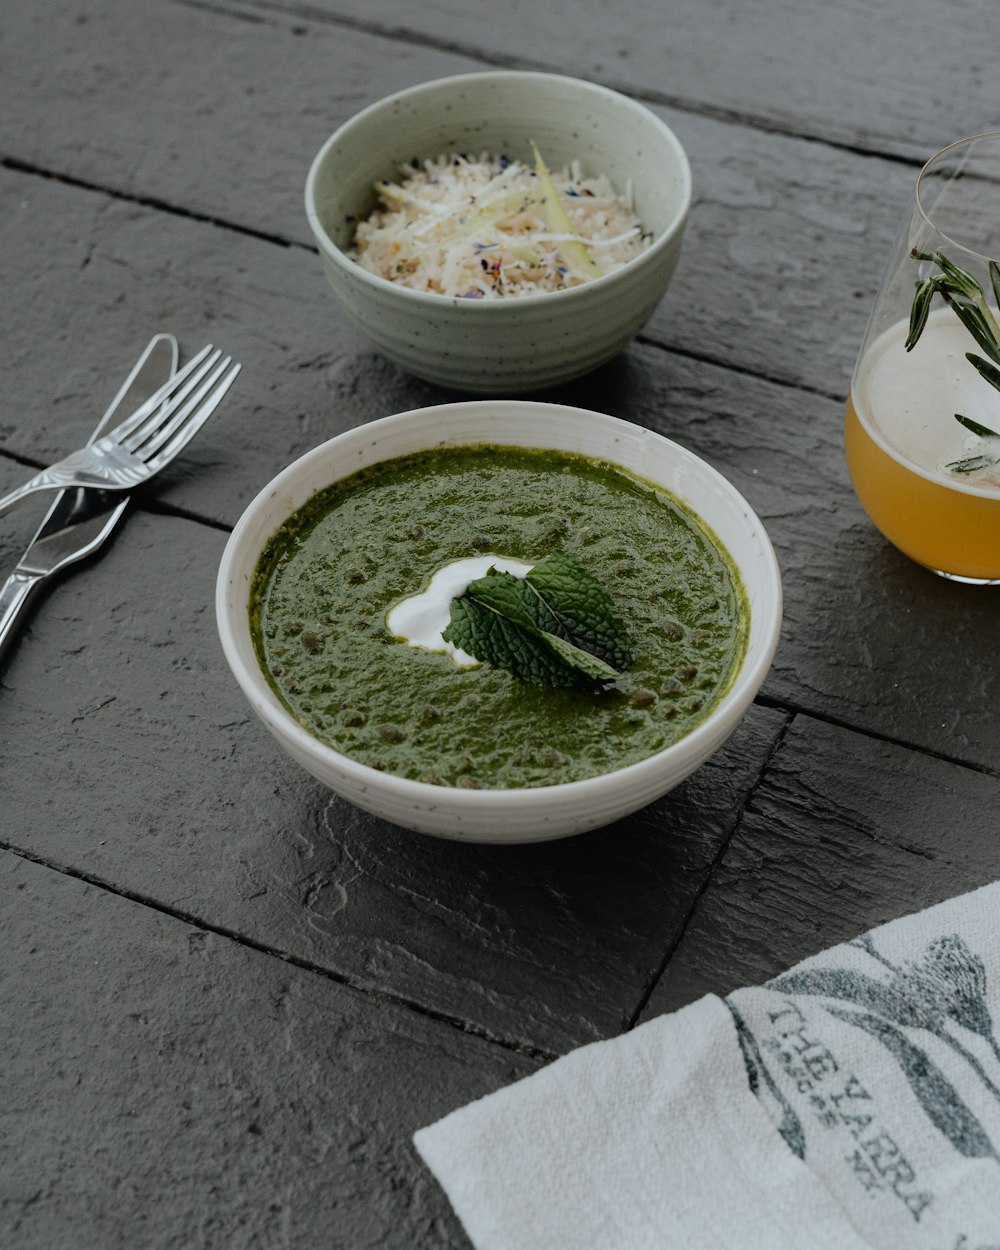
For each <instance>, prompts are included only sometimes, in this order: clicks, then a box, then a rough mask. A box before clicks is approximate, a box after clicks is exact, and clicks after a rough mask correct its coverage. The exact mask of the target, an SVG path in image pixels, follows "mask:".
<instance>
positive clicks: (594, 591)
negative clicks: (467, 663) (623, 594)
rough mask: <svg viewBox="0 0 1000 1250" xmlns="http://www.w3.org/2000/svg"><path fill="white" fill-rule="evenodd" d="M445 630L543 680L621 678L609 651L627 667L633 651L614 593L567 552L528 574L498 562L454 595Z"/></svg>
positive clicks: (497, 663) (567, 682)
mask: <svg viewBox="0 0 1000 1250" xmlns="http://www.w3.org/2000/svg"><path fill="white" fill-rule="evenodd" d="M536 572H539V575H538V577H535V573H536ZM443 637H444V638H445V639H446V640H447V641H448V642H451V643H453V644H454V645H455V646H458V647H461V649H462V650H463V651H466V652H468V653H469V654H470V655H473V656H475V658H476V659H477V660H479V661H480V662H483V663H488V664H492V665H493V666H494V667H495V668H505V669H507V670H508V671H509V672H511V673H513V674H514V676H515V677H517V678H518V679H519V680H521V681H527V682H530V683H531V684H532V685H536V686H593V685H595V684H600V685H603V684H607V683H609V682H613V681H616V680H617V679H618V677H619V675H620V674H619V672H618V671H617V670H616V669H615V668H614V667H612V665H611V664H610V663H608V660H607V659H606V658H605V657H606V656H609V657H611V658H612V659H614V660H615V661H617V662H618V664H619V665H620V667H621V668H624V667H626V666H627V664H628V662H629V659H630V654H631V649H630V646H629V641H628V636H627V634H626V632H625V627H624V626H623V625H622V623H621V622H620V621H619V620H618V618H617V617H616V615H615V612H614V605H613V604H612V602H611V598H610V596H609V595H608V594H607V592H606V591H605V590H604V589H603V587H602V586H601V585H600V583H599V582H598V581H597V580H596V579H595V578H593V577H591V576H590V574H588V573H587V572H586V571H585V570H584V569H582V568H581V567H580V566H579V565H578V564H577V563H576V561H574V560H571V559H570V558H569V557H566V556H561V555H560V556H550V557H548V558H547V559H546V560H543V561H540V562H539V564H537V565H535V567H534V569H532V570H531V572H530V573H529V574H528V576H527V577H526V578H520V577H514V576H512V575H511V574H510V573H497V572H496V571H495V570H493V569H491V570H490V572H489V573H488V574H487V575H486V576H485V577H481V578H479V580H478V581H475V582H472V583H470V585H469V586H468V588H467V589H466V591H465V594H464V595H462V596H461V598H458V599H454V600H452V604H451V620H450V622H449V625H448V627H447V629H445V631H444V634H443Z"/></svg>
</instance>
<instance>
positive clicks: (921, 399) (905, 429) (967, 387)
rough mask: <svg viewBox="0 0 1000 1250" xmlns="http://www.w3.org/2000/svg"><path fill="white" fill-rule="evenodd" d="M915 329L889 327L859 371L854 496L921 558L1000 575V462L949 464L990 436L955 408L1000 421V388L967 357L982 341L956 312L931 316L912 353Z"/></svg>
mask: <svg viewBox="0 0 1000 1250" xmlns="http://www.w3.org/2000/svg"><path fill="white" fill-rule="evenodd" d="M906 335H907V324H906V323H898V324H897V325H896V326H894V327H890V329H889V330H888V331H886V332H885V333H883V334H882V335H881V336H880V337H879V338H878V339H876V340H875V342H874V343H873V344H872V345H871V347H870V348H869V349H868V351H867V352H866V353H865V354H864V355H863V356H862V358H861V360H860V362H859V364H858V368H857V370H856V372H855V378H854V384H853V386H852V388H851V394H850V396H849V397H848V400H847V414H846V418H845V422H844V444H845V449H846V452H847V464H848V468H849V469H850V472H851V479H852V481H853V483H854V489H855V492H856V493H857V496H858V499H859V500H860V501H861V504H862V506H863V507H864V509H865V511H866V512H867V513H868V515H869V517H870V518H871V520H872V521H873V522H874V524H875V526H876V528H878V529H879V530H881V532H882V533H883V534H884V535H885V537H886V538H888V539H889V541H890V542H891V543H893V544H894V545H895V546H896V547H898V548H899V549H900V551H902V552H904V553H905V554H906V555H908V556H909V557H910V558H911V559H913V560H916V561H917V562H918V563H919V564H923V565H925V566H926V567H927V568H929V569H933V570H934V571H935V572H938V573H942V574H944V575H946V576H950V577H954V578H958V579H964V580H970V581H977V582H986V581H1000V465H996V466H993V467H992V468H991V467H989V466H987V467H986V468H984V469H981V470H979V471H978V472H976V473H970V474H963V473H957V472H955V471H954V470H951V469H948V468H947V467H946V466H947V465H948V464H954V463H956V462H960V461H961V460H962V459H963V457H968V456H971V455H973V454H975V453H976V452H977V451H979V450H980V448H981V447H982V446H983V442H984V440H982V439H980V438H977V436H976V435H975V434H972V433H971V432H970V431H969V430H968V429H967V428H966V427H964V426H962V425H960V424H959V423H958V422H957V421H955V419H954V415H953V414H954V413H955V412H962V413H963V414H964V415H966V416H968V417H970V418H972V419H973V420H975V421H976V422H977V423H979V422H981V423H982V424H983V425H984V426H986V425H988V424H989V423H990V422H991V421H992V422H993V423H994V424H1000V393H998V392H997V391H995V390H993V389H992V388H991V387H990V386H989V385H988V384H987V383H986V382H985V381H984V380H983V379H982V378H981V377H980V376H979V374H978V373H977V372H976V371H975V369H973V368H972V367H971V366H970V365H969V363H968V361H967V360H966V358H965V352H966V350H967V348H968V347H969V346H970V345H971V346H974V344H972V343H971V340H970V339H969V336H968V334H967V332H966V330H965V327H964V326H963V325H962V324H961V322H960V321H959V320H958V319H957V318H956V317H955V316H954V315H953V314H952V312H951V310H950V309H948V308H942V309H939V310H937V311H936V312H934V313H932V314H931V316H930V317H929V318H928V323H927V327H926V329H925V330H924V332H923V334H922V336H921V338H920V341H919V342H918V343H917V345H916V347H915V348H914V349H913V351H912V354H910V355H908V354H907V353H906V351H905V349H904V346H903V345H904V342H905V340H906ZM998 453H1000V448H998Z"/></svg>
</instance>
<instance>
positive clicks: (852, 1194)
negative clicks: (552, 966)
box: [414, 883, 1000, 1250]
mask: <svg viewBox="0 0 1000 1250" xmlns="http://www.w3.org/2000/svg"><path fill="white" fill-rule="evenodd" d="M995 1021H1000V883H995V884H993V885H989V886H986V887H984V888H982V889H980V890H977V891H975V892H974V893H972V894H967V895H964V896H962V897H960V898H957V899H953V900H951V901H949V902H947V903H942V904H940V905H939V906H937V907H933V908H929V909H928V910H927V911H924V912H920V913H918V914H916V915H913V916H909V917H905V918H904V919H901V920H896V921H893V922H891V923H890V924H886V925H883V926H881V927H880V928H878V929H874V930H872V931H871V932H870V933H867V934H864V935H863V936H861V937H859V938H857V939H856V940H855V941H853V942H849V943H846V944H844V945H842V946H837V947H834V948H832V949H831V950H828V951H825V952H824V953H823V954H821V955H817V956H814V957H812V958H810V959H807V960H805V961H804V962H803V963H801V964H799V965H797V966H796V967H795V968H793V969H792V970H791V971H790V972H787V973H785V974H783V975H782V976H779V977H776V978H775V979H774V980H772V981H769V982H768V983H767V984H766V985H764V986H759V987H755V988H749V989H742V990H738V991H737V992H736V993H734V994H731V995H729V997H728V998H726V999H720V998H717V997H715V996H713V995H709V996H707V997H705V998H702V999H701V1000H699V1001H698V1002H696V1003H693V1004H691V1005H690V1006H688V1007H685V1008H684V1009H683V1010H681V1011H678V1012H675V1013H673V1014H671V1015H668V1016H661V1017H659V1018H657V1019H654V1020H651V1021H650V1022H648V1023H647V1024H644V1025H641V1026H640V1027H639V1028H636V1029H634V1030H633V1031H631V1032H630V1033H627V1034H625V1035H623V1036H621V1037H618V1038H615V1039H613V1040H611V1041H607V1042H598V1043H596V1044H594V1045H590V1046H585V1047H582V1048H581V1049H579V1050H577V1051H574V1052H572V1053H571V1054H569V1055H566V1056H565V1057H564V1058H562V1059H559V1060H556V1061H555V1062H554V1063H552V1064H550V1065H549V1066H548V1067H546V1068H544V1069H542V1070H541V1071H539V1072H537V1073H535V1074H534V1075H533V1076H530V1077H527V1078H526V1079H524V1080H521V1081H519V1082H517V1083H516V1084H514V1085H512V1086H509V1087H508V1088H506V1089H503V1090H500V1091H498V1092H497V1093H495V1094H491V1095H489V1096H487V1097H486V1098H483V1099H480V1100H479V1101H478V1102H475V1103H472V1104H470V1105H469V1106H467V1107H463V1108H461V1109H460V1110H458V1111H455V1112H453V1113H452V1114H451V1115H449V1116H446V1117H445V1118H444V1119H443V1120H440V1121H439V1122H438V1123H437V1124H434V1125H431V1126H430V1127H428V1128H424V1129H421V1130H420V1131H419V1132H418V1133H417V1134H416V1135H415V1138H414V1141H415V1144H416V1147H417V1149H418V1151H419V1153H420V1154H421V1156H422V1157H423V1159H424V1161H425V1162H426V1163H427V1165H428V1166H429V1167H430V1169H431V1171H432V1172H433V1173H434V1174H435V1176H436V1177H437V1179H438V1181H439V1182H440V1184H441V1185H442V1187H443V1188H444V1190H445V1192H446V1194H447V1195H448V1198H449V1200H450V1201H451V1203H452V1206H453V1207H454V1209H455V1211H456V1213H457V1214H458V1217H459V1219H460V1220H461V1221H462V1223H463V1225H464V1226H465V1229H466V1231H467V1232H468V1234H469V1237H470V1238H471V1240H472V1242H473V1244H474V1245H475V1247H476V1250H588V1248H590V1247H594V1248H595V1250H647V1248H648V1250H653V1248H654V1247H655V1248H656V1250H674V1248H675V1247H677V1248H680V1247H684V1248H685V1250H689V1248H690V1247H691V1246H705V1247H711V1248H712V1250H737V1248H738V1250H1000V1036H998V1031H997V1028H996V1027H995V1024H994V1022H995Z"/></svg>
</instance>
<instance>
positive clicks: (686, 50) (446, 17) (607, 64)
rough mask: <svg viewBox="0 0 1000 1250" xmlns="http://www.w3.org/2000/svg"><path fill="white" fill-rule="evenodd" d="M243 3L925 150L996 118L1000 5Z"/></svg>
mask: <svg viewBox="0 0 1000 1250" xmlns="http://www.w3.org/2000/svg"><path fill="white" fill-rule="evenodd" d="M241 7H242V8H243V9H244V10H245V11H249V12H262V13H273V12H274V11H275V10H281V11H284V12H286V13H288V14H289V15H290V16H292V17H294V16H297V15H302V16H303V17H306V18H309V19H312V18H314V17H315V16H316V15H317V14H319V13H322V14H325V15H326V16H327V17H328V18H329V19H332V20H333V21H338V20H341V21H346V22H349V23H352V24H357V25H359V26H361V27H362V28H367V29H376V30H384V31H386V32H387V33H390V34H392V35H393V37H394V38H398V39H400V40H401V41H408V40H413V39H415V38H418V39H424V40H427V41H428V42H430V43H431V44H435V45H439V46H442V47H451V48H456V49H461V50H463V51H467V52H470V53H479V52H481V53H482V55H483V56H485V57H488V58H490V60H492V61H494V62H495V63H497V64H500V65H512V66H520V67H527V68H533V69H552V70H556V71H557V72H562V73H568V74H573V75H575V76H576V77H580V78H590V79H593V80H595V81H598V82H603V83H605V84H606V85H608V86H612V87H615V88H617V89H619V90H626V91H628V92H635V93H639V94H646V95H649V96H651V97H652V98H653V99H656V100H660V101H664V102H669V103H681V104H683V106H684V107H686V108H690V109H693V110H696V111H704V112H707V113H711V114H715V115H719V114H722V115H727V114H732V115H735V116H737V117H741V118H747V119H748V120H751V121H752V122H753V123H754V124H756V125H761V126H765V127H775V128H778V129H781V130H785V131H787V132H789V133H791V134H804V135H811V136H816V137H819V138H822V139H826V140H828V141H830V142H833V143H838V144H846V145H848V146H850V147H859V148H864V149H868V150H873V151H879V152H881V151H889V152H900V153H905V154H906V155H908V156H913V155H916V156H918V157H921V158H924V157H926V156H928V155H930V153H931V152H933V151H935V150H936V149H937V148H938V147H941V146H943V145H944V144H945V143H949V142H951V140H952V139H958V138H961V137H962V136H964V135H969V134H975V133H977V132H978V131H980V130H984V129H989V127H990V126H991V125H996V124H997V121H998V117H997V102H996V93H995V90H994V88H993V84H992V80H991V73H990V71H991V54H990V49H992V48H994V47H995V46H996V44H997V41H998V39H1000V20H998V14H997V10H996V6H995V5H994V4H992V3H991V0H957V2H953V3H951V4H949V5H948V7H947V11H946V15H945V14H944V13H943V11H942V8H941V5H940V4H939V3H937V0H894V2H892V3H886V2H885V0H883V3H880V4H877V5H872V4H868V3H865V2H864V0H841V2H840V3H838V4H827V3H824V2H823V0H804V2H803V0H777V2H775V0H751V2H750V3H745V2H744V3H740V2H739V0H728V2H727V3H724V4H716V5H713V6H711V8H710V9H708V8H706V5H705V4H704V3H699V0H673V3H671V4H670V5H669V6H664V5H663V4H659V3H657V2H656V0H625V3H619V4H616V5H613V6H611V5H606V4H601V3H600V2H599V0H582V2H580V0H574V2H573V3H570V2H568V0H563V2H562V3H556V4H534V5H518V6H517V7H516V8H515V9H512V10H510V11H508V12H506V13H504V14H503V15H501V14H500V13H499V12H498V10H497V8H496V6H495V5H494V4H490V3H487V2H486V0H479V2H478V3H468V0H425V3H422V4H420V5H414V6H407V7H406V8H405V10H401V9H400V6H399V5H398V4H397V3H395V0H364V3H363V4H359V3H357V0H246V2H245V3H243V4H242V5H241Z"/></svg>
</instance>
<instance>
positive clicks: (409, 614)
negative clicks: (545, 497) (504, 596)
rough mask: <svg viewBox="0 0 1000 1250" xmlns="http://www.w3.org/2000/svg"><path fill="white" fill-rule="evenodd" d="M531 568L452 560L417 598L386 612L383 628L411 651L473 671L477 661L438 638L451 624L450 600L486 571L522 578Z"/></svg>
mask: <svg viewBox="0 0 1000 1250" xmlns="http://www.w3.org/2000/svg"><path fill="white" fill-rule="evenodd" d="M532 568H534V565H532V564H524V563H523V562H522V561H520V560H508V559H507V558H506V557H505V556H497V555H485V556H470V557H469V558H468V559H465V560H453V561H452V562H451V563H450V564H446V565H444V566H443V567H442V568H440V569H438V570H437V572H436V573H435V574H434V575H433V577H432V578H431V580H430V583H429V584H428V586H427V588H426V589H425V590H422V591H421V592H420V594H418V595H410V597H409V598H408V599H401V600H400V602H399V603H397V604H396V606H395V607H394V608H390V609H389V612H388V613H387V614H386V618H385V623H386V626H387V627H388V630H389V632H390V633H391V634H392V635H393V636H394V637H396V638H399V639H400V640H401V641H402V642H405V643H407V644H408V645H409V646H411V647H423V648H424V649H425V650H427V651H440V652H443V653H444V654H445V655H450V656H451V658H452V660H453V661H454V662H455V663H456V664H457V665H458V666H459V667H460V668H475V667H476V665H477V664H478V663H479V661H478V660H477V659H476V657H475V656H474V655H469V654H468V652H466V651H463V650H462V649H461V647H456V646H455V645H454V643H451V642H446V641H445V639H444V638H442V636H441V635H442V634H443V632H444V631H445V630H446V629H447V628H448V622H449V621H450V620H451V601H452V599H458V598H460V597H461V596H462V595H464V594H465V591H466V589H467V587H468V585H469V583H470V582H474V581H477V580H478V579H479V578H480V577H485V576H486V574H487V573H488V572H489V571H490V569H496V570H497V572H498V573H512V574H513V575H514V576H515V577H524V575H525V574H526V573H529V572H530V571H531V570H532Z"/></svg>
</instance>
